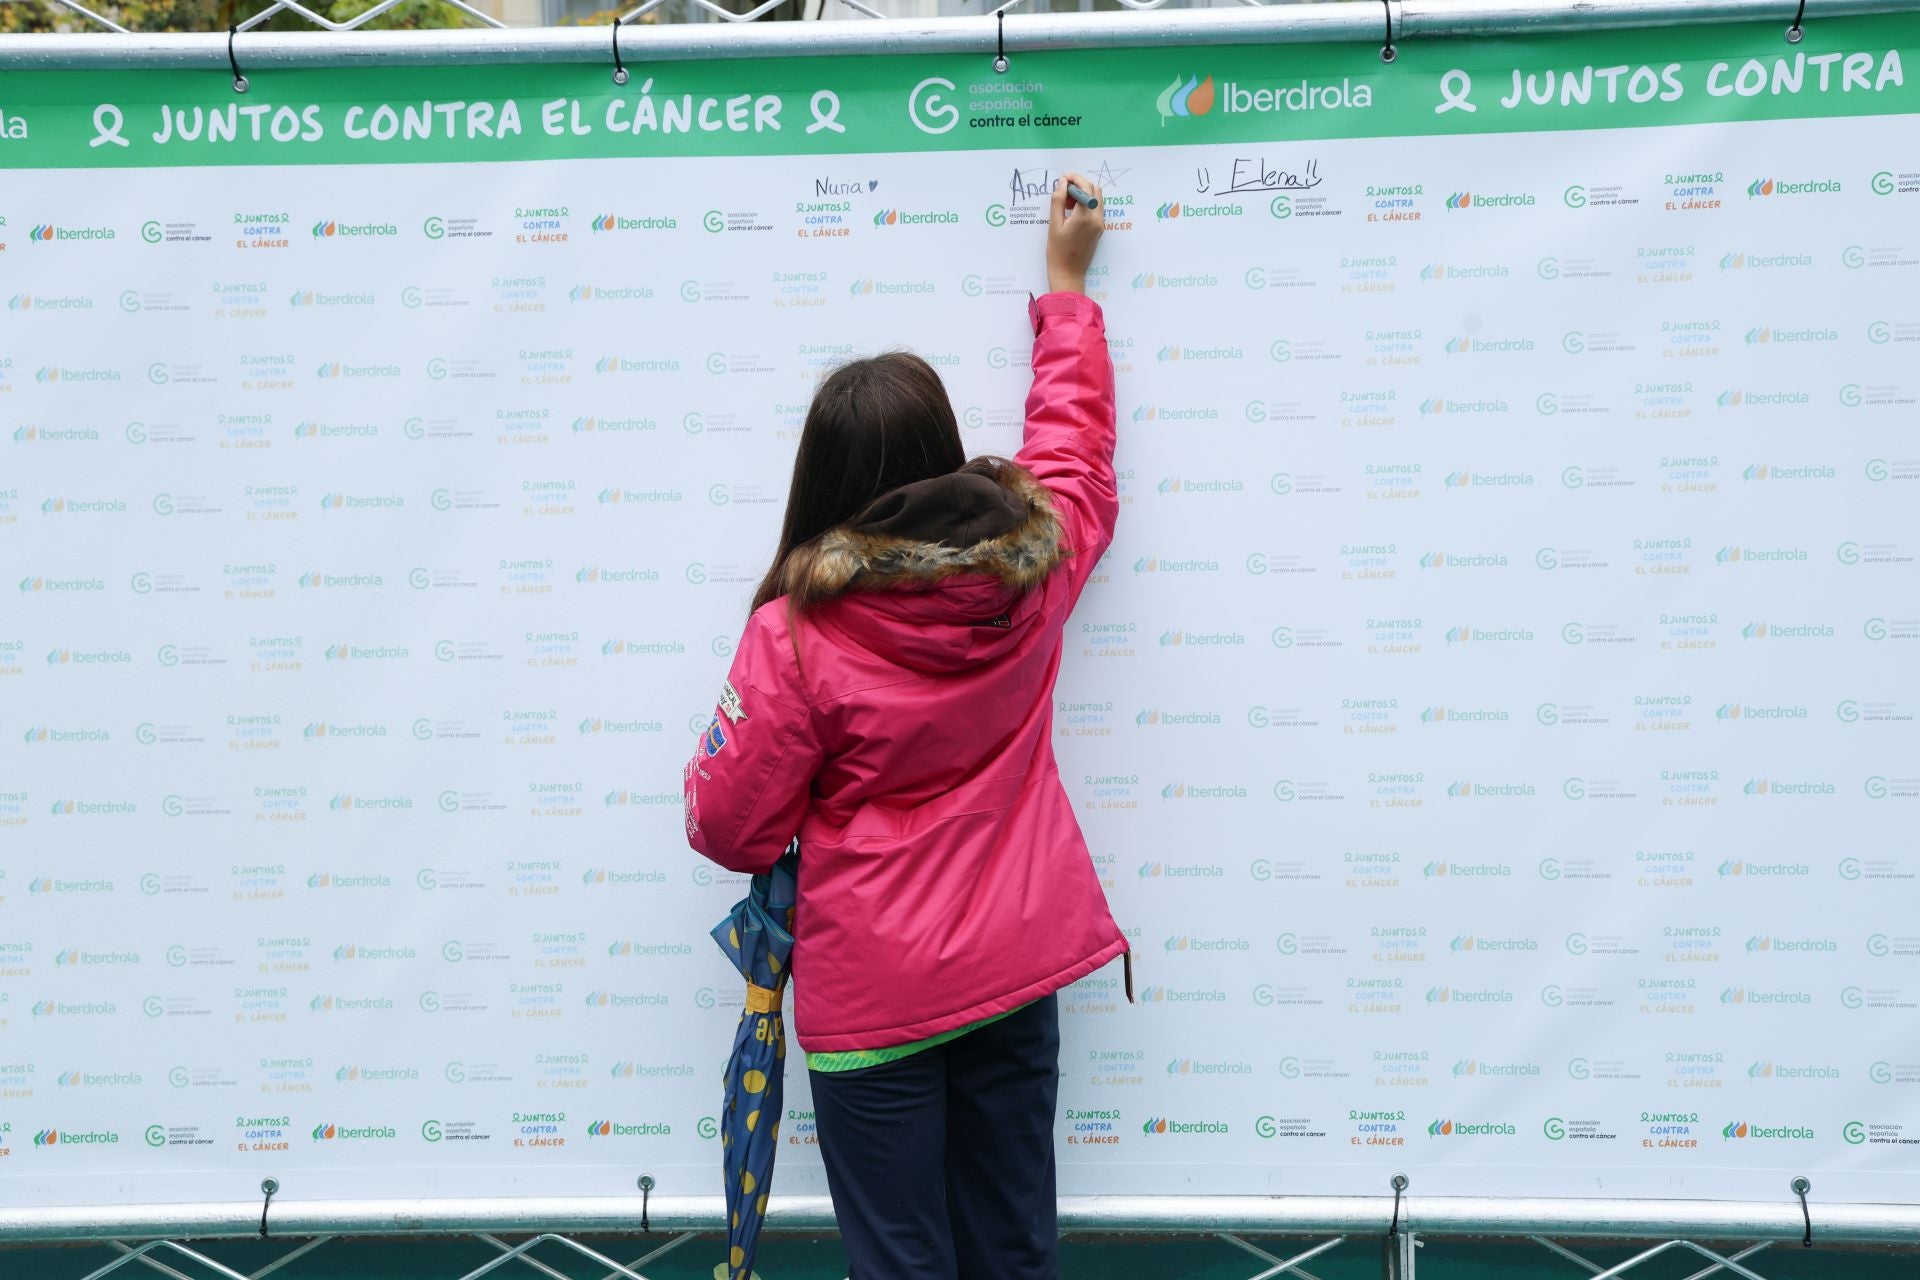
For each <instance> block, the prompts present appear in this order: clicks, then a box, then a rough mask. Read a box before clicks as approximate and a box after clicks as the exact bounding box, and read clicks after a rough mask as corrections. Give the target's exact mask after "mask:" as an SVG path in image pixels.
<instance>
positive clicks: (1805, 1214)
mask: <svg viewBox="0 0 1920 1280" xmlns="http://www.w3.org/2000/svg"><path fill="white" fill-rule="evenodd" d="M1804 2H1805V0H1802V3H1804ZM1787 1185H1788V1186H1790V1187H1792V1188H1793V1194H1795V1195H1797V1196H1799V1197H1800V1216H1801V1217H1802V1218H1803V1219H1805V1220H1806V1224H1807V1234H1805V1235H1803V1236H1801V1237H1800V1247H1801V1248H1802V1249H1811V1248H1813V1212H1812V1211H1811V1210H1810V1209H1808V1208H1807V1192H1809V1191H1811V1190H1813V1184H1812V1183H1811V1182H1808V1181H1807V1180H1806V1179H1805V1178H1795V1179H1794V1180H1793V1181H1792V1182H1790V1183H1788V1184H1787Z"/></svg>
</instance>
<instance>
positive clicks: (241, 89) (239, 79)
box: [227, 23, 247, 93]
mask: <svg viewBox="0 0 1920 1280" xmlns="http://www.w3.org/2000/svg"><path fill="white" fill-rule="evenodd" d="M239 34H240V28H239V27H238V26H237V25H235V24H233V23H228V24H227V65H228V66H230V67H232V68H233V91H234V92H235V93H245V92H246V91H247V78H246V77H245V76H243V75H241V74H240V60H239V59H238V58H236V57H234V56H233V38H234V37H235V36H237V35H239Z"/></svg>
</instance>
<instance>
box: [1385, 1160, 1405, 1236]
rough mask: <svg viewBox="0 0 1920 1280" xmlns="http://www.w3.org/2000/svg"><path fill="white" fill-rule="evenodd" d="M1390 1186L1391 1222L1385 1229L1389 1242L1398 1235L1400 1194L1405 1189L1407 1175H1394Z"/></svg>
mask: <svg viewBox="0 0 1920 1280" xmlns="http://www.w3.org/2000/svg"><path fill="white" fill-rule="evenodd" d="M1391 1185H1392V1187H1393V1222H1392V1223H1391V1224H1390V1225H1389V1226H1388V1227H1387V1239H1389V1240H1391V1239H1393V1238H1394V1237H1395V1236H1397V1235H1399V1234H1400V1193H1401V1192H1402V1191H1405V1190H1406V1189H1407V1175H1406V1174H1404V1173H1396V1174H1394V1175H1393V1180H1392V1184H1391Z"/></svg>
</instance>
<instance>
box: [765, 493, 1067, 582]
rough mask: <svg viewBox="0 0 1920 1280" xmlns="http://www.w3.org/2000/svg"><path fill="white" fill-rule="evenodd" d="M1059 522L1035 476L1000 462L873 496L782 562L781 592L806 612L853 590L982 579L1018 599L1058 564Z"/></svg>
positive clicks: (1060, 551)
mask: <svg viewBox="0 0 1920 1280" xmlns="http://www.w3.org/2000/svg"><path fill="white" fill-rule="evenodd" d="M1065 554H1066V551H1065V549H1064V548H1063V547H1062V545H1061V529H1060V519H1059V516H1058V515H1057V514H1056V513H1055V512H1054V508H1053V498H1052V495H1051V494H1049V493H1048V492H1047V489H1046V486H1045V485H1043V484H1041V483H1040V481H1039V480H1037V479H1035V478H1034V476H1033V473H1032V472H1030V471H1028V470H1027V469H1026V468H1025V467H1022V466H1020V465H1018V464H1017V463H1013V462H1009V461H1007V460H1005V459H1003V458H976V459H974V460H973V461H972V462H969V463H968V464H967V465H966V466H964V467H962V468H961V469H960V470H958V471H955V472H952V473H951V474H949V475H944V476H935V477H934V478H932V479H930V480H921V481H917V482H916V483H913V484H909V485H903V486H901V487H900V488H898V489H895V490H893V491H892V492H890V493H886V494H883V495H881V496H880V497H879V498H877V499H875V500H874V501H873V502H872V503H870V504H868V506H867V507H866V509H865V510H863V511H861V512H860V513H859V514H858V515H856V516H854V517H853V519H851V520H849V521H847V523H845V524H843V525H840V526H838V527H836V528H833V529H829V530H828V531H827V532H826V533H824V534H822V535H821V536H820V537H818V538H816V539H814V540H813V541H812V542H811V543H808V544H806V545H804V546H801V547H798V548H796V549H795V550H794V552H793V554H792V555H790V556H789V557H788V558H787V565H786V572H785V574H784V575H783V576H784V578H785V586H786V591H787V594H788V596H789V597H790V598H792V599H793V600H794V602H795V603H797V604H799V605H801V606H802V607H806V606H808V605H813V604H818V603H821V602H824V601H827V600H831V599H833V598H835V597H837V596H841V595H844V594H846V593H848V592H852V591H889V590H905V591H915V590H925V589H927V588H929V587H933V586H937V585H939V584H940V583H942V582H944V581H946V580H947V579H950V578H959V577H966V578H986V579H993V580H995V581H998V582H999V583H1001V584H1002V585H1004V586H1007V587H1012V588H1015V589H1016V591H1021V592H1024V591H1026V590H1027V589H1028V588H1031V587H1035V586H1038V585H1039V584H1040V583H1041V582H1043V581H1044V580H1045V579H1046V577H1047V575H1048V574H1050V573H1052V572H1053V570H1054V569H1055V568H1056V567H1057V566H1058V565H1059V564H1060V561H1061V560H1062V558H1063V557H1064V556H1065Z"/></svg>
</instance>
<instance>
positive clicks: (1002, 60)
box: [993, 9, 1013, 75]
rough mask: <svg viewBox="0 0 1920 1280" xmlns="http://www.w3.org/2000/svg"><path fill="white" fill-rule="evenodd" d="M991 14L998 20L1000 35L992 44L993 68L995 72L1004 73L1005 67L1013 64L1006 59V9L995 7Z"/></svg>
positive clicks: (1005, 71) (1005, 72)
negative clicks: (993, 50)
mask: <svg viewBox="0 0 1920 1280" xmlns="http://www.w3.org/2000/svg"><path fill="white" fill-rule="evenodd" d="M993 16H994V17H996V18H998V19H999V20H1000V35H999V38H998V40H997V42H996V44H995V46H994V47H995V53H994V55H993V69H994V72H995V74H998V75H1005V74H1007V68H1008V67H1009V66H1011V65H1013V64H1011V63H1010V62H1008V61H1007V11H1006V10H1005V9H996V10H994V14H993Z"/></svg>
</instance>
